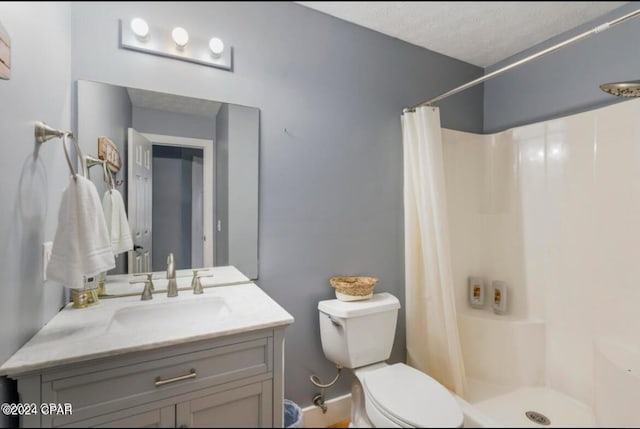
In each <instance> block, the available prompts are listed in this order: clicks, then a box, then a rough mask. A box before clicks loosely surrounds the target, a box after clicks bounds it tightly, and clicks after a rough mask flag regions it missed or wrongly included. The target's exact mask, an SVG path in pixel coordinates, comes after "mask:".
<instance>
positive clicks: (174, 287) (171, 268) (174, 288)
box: [167, 253, 178, 297]
mask: <svg viewBox="0 0 640 429" xmlns="http://www.w3.org/2000/svg"><path fill="white" fill-rule="evenodd" d="M167 279H169V282H168V284H167V296H168V297H173V296H178V283H177V282H176V264H175V261H174V259H173V253H169V256H168V257H167Z"/></svg>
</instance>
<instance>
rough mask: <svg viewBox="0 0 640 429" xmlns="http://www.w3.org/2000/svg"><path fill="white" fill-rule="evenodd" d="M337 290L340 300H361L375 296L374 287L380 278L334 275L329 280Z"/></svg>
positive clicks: (337, 296)
mask: <svg viewBox="0 0 640 429" xmlns="http://www.w3.org/2000/svg"><path fill="white" fill-rule="evenodd" d="M329 283H331V286H333V287H334V288H335V290H336V298H338V299H339V300H340V301H359V300H363V299H369V298H371V297H372V296H373V288H374V287H375V285H376V283H378V279H377V278H375V277H332V278H331V279H330V280H329Z"/></svg>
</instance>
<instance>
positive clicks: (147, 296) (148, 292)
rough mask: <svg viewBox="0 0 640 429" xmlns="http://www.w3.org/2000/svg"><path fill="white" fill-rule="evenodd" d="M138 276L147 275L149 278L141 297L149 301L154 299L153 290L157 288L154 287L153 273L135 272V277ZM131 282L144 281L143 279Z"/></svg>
mask: <svg viewBox="0 0 640 429" xmlns="http://www.w3.org/2000/svg"><path fill="white" fill-rule="evenodd" d="M138 276H147V279H146V280H144V289H143V290H142V295H141V296H140V299H141V300H142V301H147V300H150V299H153V294H152V292H153V291H154V290H155V289H154V287H153V273H138V274H134V277H138ZM130 283H131V284H134V283H142V281H139V282H130Z"/></svg>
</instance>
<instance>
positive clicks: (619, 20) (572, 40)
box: [403, 9, 640, 113]
mask: <svg viewBox="0 0 640 429" xmlns="http://www.w3.org/2000/svg"><path fill="white" fill-rule="evenodd" d="M638 15H640V9H638V10H635V11H633V12H630V13H628V14H626V15H624V16H621V17H620V18H617V19H614V20H613V21H609V22H605V23H604V24H602V25H598V26H597V27H595V28H593V29H592V30H589V31H585V32H584V33H582V34H579V35H577V36H575V37H572V38H570V39H568V40H565V41H564V42H560V43H558V44H557V45H554V46H551V47H550V48H547V49H543V50H542V51H540V52H537V53H535V54H533V55H529V56H528V57H526V58H523V59H521V60H519V61H516V62H515V63H512V64H509V65H508V66H504V67H502V68H500V69H498V70H496V71H493V72H491V73H489V74H486V75H484V76H481V77H479V78H477V79H474V80H472V81H470V82H467V83H465V84H464V85H460V86H459V87H457V88H454V89H452V90H450V91H447V92H445V93H444V94H441V95H439V96H437V97H435V98H432V99H431V100H427V101H423V102H422V103H420V104H416V105H415V106H413V107H410V108H406V109H404V110H403V112H405V113H406V112H414V111H415V110H416V108H418V107H422V106H431V105H432V104H433V103H435V102H437V101H440V100H444V99H445V98H447V97H450V96H452V95H455V94H457V93H459V92H462V91H464V90H466V89H469V88H471V87H473V86H476V85H478V84H481V83H483V82H486V81H488V80H489V79H492V78H494V77H496V76H498V75H500V74H502V73H504V72H506V71H509V70H511V69H513V68H516V67H518V66H521V65H522V64H525V63H528V62H529V61H533V60H535V59H537V58H540V57H542V56H543V55H546V54H550V53H551V52H555V51H557V50H558V49H561V48H564V47H565V46H569V45H571V44H573V43H575V42H578V41H580V40H582V39H586V38H587V37H589V36H593V35H595V34H598V33H601V32H603V31H605V30H608V29H609V28H611V27H613V26H616V25H618V24H621V23H623V22H624V21H627V20H629V19H631V18H635V17H636V16H638Z"/></svg>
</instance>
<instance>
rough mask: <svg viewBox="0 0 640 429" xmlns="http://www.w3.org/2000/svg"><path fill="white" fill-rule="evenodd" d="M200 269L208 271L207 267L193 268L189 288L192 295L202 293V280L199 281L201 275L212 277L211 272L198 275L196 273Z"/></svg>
mask: <svg viewBox="0 0 640 429" xmlns="http://www.w3.org/2000/svg"><path fill="white" fill-rule="evenodd" d="M200 271H208V268H199V269H197V270H193V279H192V280H191V289H193V294H194V295H200V294H202V293H204V290H203V289H202V282H200V278H201V277H213V274H209V275H206V276H199V275H198V273H199V272H200Z"/></svg>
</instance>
